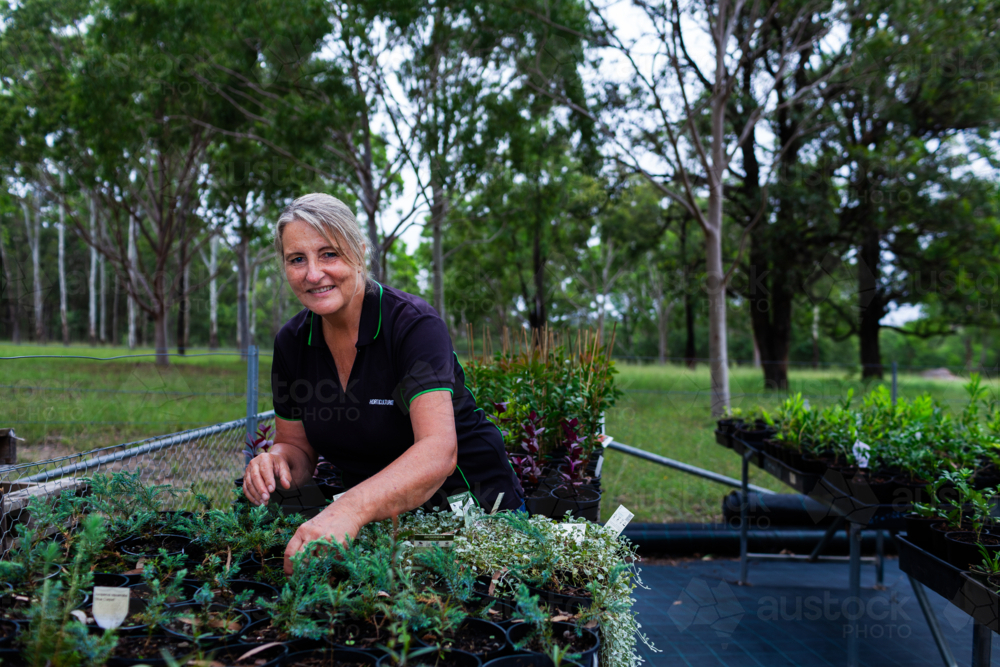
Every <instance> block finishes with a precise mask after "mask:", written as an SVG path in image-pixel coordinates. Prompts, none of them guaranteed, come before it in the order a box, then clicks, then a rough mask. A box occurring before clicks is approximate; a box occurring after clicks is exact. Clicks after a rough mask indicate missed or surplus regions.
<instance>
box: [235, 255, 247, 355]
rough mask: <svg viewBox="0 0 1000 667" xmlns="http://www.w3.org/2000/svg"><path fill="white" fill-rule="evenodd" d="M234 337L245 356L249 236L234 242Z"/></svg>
mask: <svg viewBox="0 0 1000 667" xmlns="http://www.w3.org/2000/svg"><path fill="white" fill-rule="evenodd" d="M235 250H236V338H237V345H238V347H239V350H240V353H241V354H242V355H243V356H244V357H245V356H246V354H247V347H248V346H249V345H250V310H249V307H248V305H247V292H248V291H249V288H250V238H249V237H248V236H242V237H240V241H239V243H237V244H236V248H235Z"/></svg>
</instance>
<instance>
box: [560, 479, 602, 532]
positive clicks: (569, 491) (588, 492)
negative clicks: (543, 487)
mask: <svg viewBox="0 0 1000 667" xmlns="http://www.w3.org/2000/svg"><path fill="white" fill-rule="evenodd" d="M552 497H553V498H555V499H556V506H555V516H554V518H561V517H563V516H565V515H566V512H572V513H573V516H575V517H580V518H583V519H586V520H587V521H593V522H594V523H597V522H598V521H600V520H601V492H600V491H598V490H597V489H594V488H592V487H587V486H580V487H576V488H573V487H568V488H567V487H561V488H558V489H553V490H552Z"/></svg>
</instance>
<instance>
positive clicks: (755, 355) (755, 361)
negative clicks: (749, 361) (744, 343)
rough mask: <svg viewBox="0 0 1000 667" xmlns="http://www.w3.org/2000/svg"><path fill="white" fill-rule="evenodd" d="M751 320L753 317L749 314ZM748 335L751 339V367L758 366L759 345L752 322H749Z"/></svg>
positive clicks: (759, 365) (759, 364)
mask: <svg viewBox="0 0 1000 667" xmlns="http://www.w3.org/2000/svg"><path fill="white" fill-rule="evenodd" d="M750 319H751V320H752V319H753V317H752V316H751V318H750ZM750 337H751V338H752V339H753V367H754V368H760V367H761V363H760V345H759V344H758V343H757V336H755V335H754V333H753V323H752V322H751V324H750Z"/></svg>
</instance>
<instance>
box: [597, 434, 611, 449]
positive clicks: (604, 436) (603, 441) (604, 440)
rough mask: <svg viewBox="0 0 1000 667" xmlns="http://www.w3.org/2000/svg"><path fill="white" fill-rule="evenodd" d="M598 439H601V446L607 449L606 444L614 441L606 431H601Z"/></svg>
mask: <svg viewBox="0 0 1000 667" xmlns="http://www.w3.org/2000/svg"><path fill="white" fill-rule="evenodd" d="M600 440H601V446H602V447H604V448H605V449H607V447H608V445H610V444H611V443H612V442H613V441H614V438H612V437H611V436H610V435H608V434H607V433H602V434H601V435H600Z"/></svg>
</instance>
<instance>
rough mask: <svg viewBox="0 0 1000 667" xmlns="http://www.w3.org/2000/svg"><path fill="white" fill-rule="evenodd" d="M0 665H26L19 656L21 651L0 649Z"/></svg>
mask: <svg viewBox="0 0 1000 667" xmlns="http://www.w3.org/2000/svg"><path fill="white" fill-rule="evenodd" d="M0 663H3V665H4V667H20V665H27V664H28V662H27V660H25V658H24V656H23V655H21V649H18V648H0Z"/></svg>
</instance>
